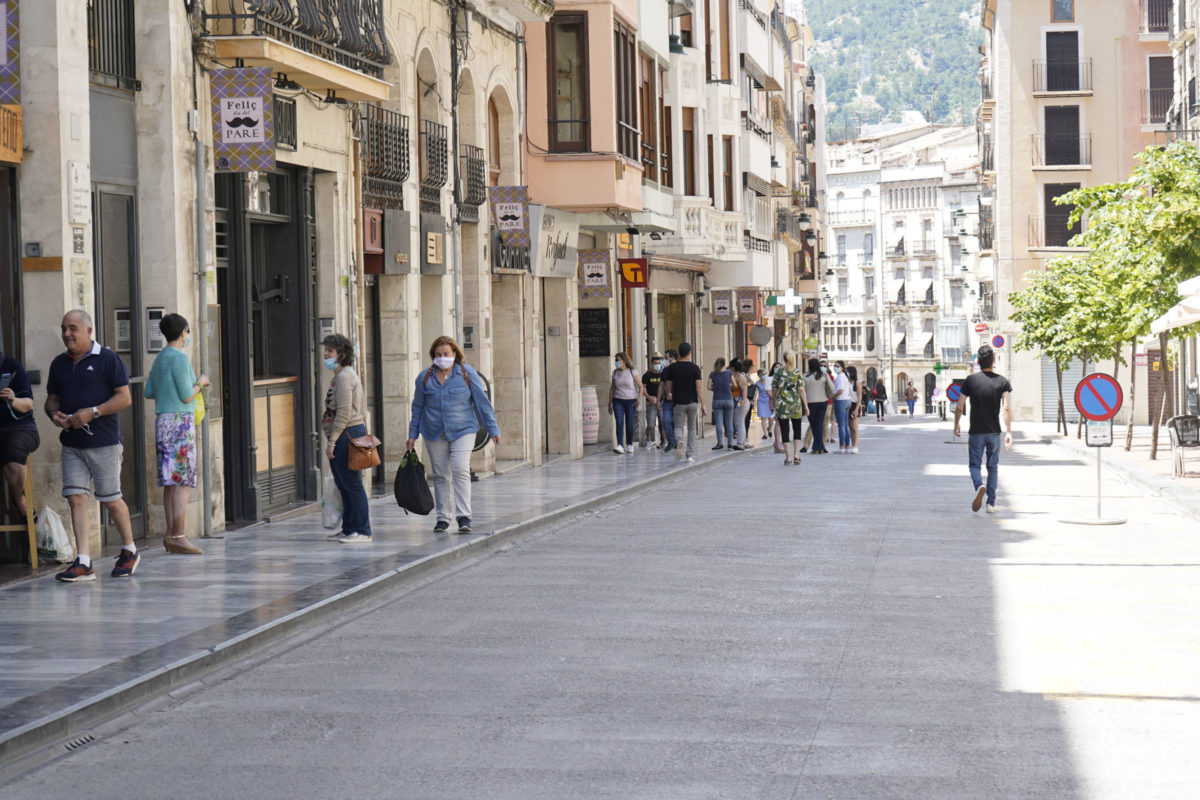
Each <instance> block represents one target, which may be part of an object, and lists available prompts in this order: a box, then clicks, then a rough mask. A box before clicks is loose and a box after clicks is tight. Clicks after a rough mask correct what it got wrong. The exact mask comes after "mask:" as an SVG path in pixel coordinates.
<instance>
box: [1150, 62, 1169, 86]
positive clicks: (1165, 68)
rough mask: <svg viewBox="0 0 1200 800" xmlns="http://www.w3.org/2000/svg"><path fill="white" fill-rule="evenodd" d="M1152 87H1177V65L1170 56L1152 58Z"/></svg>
mask: <svg viewBox="0 0 1200 800" xmlns="http://www.w3.org/2000/svg"><path fill="white" fill-rule="evenodd" d="M1150 88H1151V89H1173V88H1175V67H1174V64H1173V61H1172V58H1171V57H1170V56H1155V57H1153V58H1151V59H1150Z"/></svg>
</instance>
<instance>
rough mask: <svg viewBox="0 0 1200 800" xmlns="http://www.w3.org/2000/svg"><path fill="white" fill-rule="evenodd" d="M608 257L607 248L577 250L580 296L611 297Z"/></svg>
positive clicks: (585, 297)
mask: <svg viewBox="0 0 1200 800" xmlns="http://www.w3.org/2000/svg"><path fill="white" fill-rule="evenodd" d="M608 257H609V252H608V250H580V251H579V296H580V298H584V299H587V298H600V297H612V281H611V280H609V269H608Z"/></svg>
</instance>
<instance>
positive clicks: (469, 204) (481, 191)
mask: <svg viewBox="0 0 1200 800" xmlns="http://www.w3.org/2000/svg"><path fill="white" fill-rule="evenodd" d="M459 151H460V152H459V155H458V159H459V165H460V166H459V174H460V175H462V182H463V193H462V199H461V200H460V201H459V204H458V218H459V219H460V220H461V221H463V222H479V207H480V206H481V205H483V203H484V201H485V200H487V162H486V161H485V160H484V158H483V148H482V147H475V146H474V145H469V144H464V145H460V146H459Z"/></svg>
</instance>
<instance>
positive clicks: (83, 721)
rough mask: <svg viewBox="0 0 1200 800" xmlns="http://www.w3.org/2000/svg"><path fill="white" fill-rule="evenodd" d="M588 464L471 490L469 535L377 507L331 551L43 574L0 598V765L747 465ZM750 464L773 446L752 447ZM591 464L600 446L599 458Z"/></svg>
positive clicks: (219, 553)
mask: <svg viewBox="0 0 1200 800" xmlns="http://www.w3.org/2000/svg"><path fill="white" fill-rule="evenodd" d="M714 442H715V440H714V439H713V438H712V437H711V436H710V437H709V438H707V439H701V440H699V441H698V443H697V451H696V461H695V463H693V464H688V463H687V462H678V463H677V462H676V461H675V454H674V453H662V452H660V451H658V450H649V451H645V450H641V449H639V450H638V451H637V452H636V453H634V454H633V455H626V456H619V455H616V454H613V453H611V452H608V451H607V449H605V450H604V451H602V452H591V453H590V454H588V455H586V456H585V457H584V458H583V459H580V460H575V461H560V462H556V463H553V464H549V465H547V466H543V467H539V468H537V469H523V470H519V471H516V472H512V473H509V474H506V475H501V476H497V477H494V478H491V479H488V480H484V481H480V482H479V483H476V484H473V492H472V506H473V509H474V513H475V516H474V517H473V519H472V523H473V525H474V526H475V528H476V532H474V533H472V534H466V535H464V534H457V533H449V534H444V533H443V534H434V533H433V532H432V528H433V523H434V522H435V518H434V515H432V514H431V515H430V516H428V517H417V516H406V515H405V514H404V512H403V511H402V510H401V509H399V508H398V507H397V506H396V503H395V500H394V499H393V498H392V497H391V496H390V495H389V496H386V497H384V498H380V499H377V500H374V501H372V503H371V520H372V526H373V528H374V533H375V537H374V539H375V540H374V541H373V542H371V543H370V544H367V545H343V544H339V543H338V542H332V541H326V539H325V536H326V535H327V534H328V533H329V531H327V530H325V529H324V528H322V527H321V517H320V514H319V513H314V514H307V515H305V516H301V517H296V518H293V519H288V520H286V521H280V522H272V523H264V524H261V525H254V526H251V527H248V528H243V529H240V530H237V531H233V532H230V533H228V534H226V536H225V538H223V539H206V540H202V545H203V547H204V550H205V554H204V555H203V556H198V557H188V556H168V555H167V554H166V553H165V552H164V551H163V550H162V547H161V546H160V545H159V544H157V543H151V541H149V540H148V541H147V545H146V547H145V549H144V550H143V551H142V562H141V566H140V567H139V568H138V571H137V574H136V575H135V576H134V577H133V578H132V579H130V580H114V579H112V578H110V577H109V576H108V573H109V571H110V569H111V561H110V560H109V559H108V558H104V559H98V560H97V570H96V572H97V576H98V577H97V580H96V581H95V582H93V583H84V584H62V583H58V582H56V581H55V580H54V579H53V578H52V577H49V576H38V577H33V578H30V579H28V580H23V581H18V582H15V583H11V584H8V585H6V586H3V587H0V697H3V700H2V701H0V702H2V703H3V705H2V706H0V767H3V766H4V765H5V764H8V763H11V762H12V761H13V760H15V759H17V758H19V757H20V756H21V755H22V754H25V753H28V752H31V751H32V750H35V749H36V748H38V747H40V746H42V745H44V744H46V743H48V742H51V741H54V740H57V739H62V738H75V737H77V736H81V735H84V734H86V731H87V729H88V728H89V727H90V726H93V725H96V724H98V723H100V722H102V721H103V720H104V719H106V718H108V717H110V716H113V715H115V714H117V713H119V712H121V711H123V710H126V709H129V708H131V707H134V706H136V705H138V704H139V703H142V702H145V701H146V700H149V699H150V698H152V697H154V696H157V695H159V694H161V693H162V692H165V691H167V690H169V689H171V688H173V687H178V686H181V685H185V684H187V683H190V682H192V681H194V680H196V679H197V678H199V677H200V676H201V675H203V674H205V673H207V672H209V671H211V670H213V669H215V668H217V667H219V666H221V665H224V664H228V663H231V662H232V661H234V660H236V659H239V658H242V657H244V656H246V655H248V654H249V653H250V652H251V651H253V650H256V649H258V648H261V647H262V646H264V645H266V644H269V643H270V642H273V641H276V640H278V639H280V638H282V637H284V636H286V635H288V634H291V633H294V632H295V631H297V630H298V629H300V628H302V627H304V626H307V625H312V624H315V623H316V622H319V621H321V620H323V619H327V618H329V617H331V616H333V615H336V614H337V613H339V611H340V610H341V609H343V608H345V607H346V606H348V605H351V604H353V603H358V602H362V601H363V600H365V599H368V598H370V597H373V596H375V595H377V594H379V593H381V592H384V591H386V590H388V589H392V588H395V587H397V586H400V585H403V584H404V583H407V582H411V581H413V580H416V579H417V578H419V577H421V576H423V575H424V574H426V573H428V572H429V571H431V570H432V569H434V568H437V567H443V566H445V565H448V564H451V563H453V562H455V561H458V560H462V559H466V558H470V557H473V556H475V555H478V554H482V553H485V552H487V551H488V550H490V549H493V548H495V547H498V546H500V545H501V544H503V543H504V542H505V541H506V540H508V539H511V538H512V537H513V536H515V535H517V534H519V533H522V532H526V531H530V530H534V529H537V528H540V527H545V526H549V525H553V524H556V523H558V522H560V521H561V520H565V519H568V518H571V517H574V516H577V515H579V514H583V513H587V512H588V511H590V510H591V509H593V508H597V507H599V506H602V505H605V504H608V503H611V502H613V501H615V500H619V499H621V498H622V497H626V496H631V495H633V494H636V493H638V492H641V491H644V490H646V489H648V488H650V487H652V486H654V485H655V484H658V483H661V482H664V481H669V480H672V479H673V478H675V477H677V476H679V475H681V474H684V473H686V472H688V471H691V470H694V469H700V468H704V467H707V466H711V465H713V464H715V463H716V462H718V461H723V460H730V461H733V460H736V458H737V457H738V456H741V455H744V454H743V453H737V452H730V451H728V450H722V451H719V452H713V451H712V450H711V447H712V445H713V444H714ZM754 444H755V445H759V446H756V447H755V451H757V452H761V451H763V450H764V449H770V442H758V441H755V442H754ZM589 450H593V448H589Z"/></svg>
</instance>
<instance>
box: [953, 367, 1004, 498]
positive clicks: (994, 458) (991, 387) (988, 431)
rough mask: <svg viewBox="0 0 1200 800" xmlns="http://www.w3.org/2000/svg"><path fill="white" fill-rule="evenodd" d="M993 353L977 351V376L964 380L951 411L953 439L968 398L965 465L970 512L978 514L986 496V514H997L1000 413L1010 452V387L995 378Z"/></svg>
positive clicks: (1001, 379)
mask: <svg viewBox="0 0 1200 800" xmlns="http://www.w3.org/2000/svg"><path fill="white" fill-rule="evenodd" d="M995 364H996V351H994V350H992V348H990V347H988V346H987V345H984V346H983V347H981V348H979V369H980V371H979V372H976V373H975V374H973V375H970V376H968V377H967V379H966V381H965V382H964V383H963V387H962V397H960V398H959V399H958V405H956V406H955V407H954V435H955V436H956V437H958V436H961V435H962V433H961V432H960V429H959V421H960V420H961V419H962V415H963V409H965V408H966V405H967V398H968V397H969V398H971V427H970V430H969V431H968V432H967V451H968V457H967V463H968V465H969V466H970V469H971V482H972V483H974V484H975V496H974V498H973V499H972V500H971V510H972V511H978V510H979V507H980V506H982V505H983V498H984V495H985V494H986V495H987V510H988V513H989V514H992V513H994V512H995V511H996V483H997V479H998V477H999V471H1000V413H1001V412H1002V411H1003V413H1004V447H1005V449H1011V448H1012V406H1011V405H1010V404H1009V395H1010V394H1012V384H1011V383H1009V382H1008V378H1006V377H1004V376H1003V375H997V374H996V372H995V370H994V369H993V367H994V366H995ZM985 456H986V458H987V473H988V476H987V485H986V486H985V485H984V483H983V475H982V473H981V471H980V466H981V464H982V463H983V459H984V457H985Z"/></svg>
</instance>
